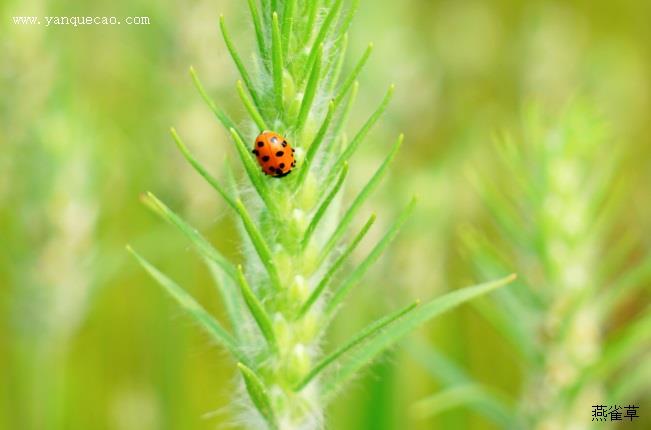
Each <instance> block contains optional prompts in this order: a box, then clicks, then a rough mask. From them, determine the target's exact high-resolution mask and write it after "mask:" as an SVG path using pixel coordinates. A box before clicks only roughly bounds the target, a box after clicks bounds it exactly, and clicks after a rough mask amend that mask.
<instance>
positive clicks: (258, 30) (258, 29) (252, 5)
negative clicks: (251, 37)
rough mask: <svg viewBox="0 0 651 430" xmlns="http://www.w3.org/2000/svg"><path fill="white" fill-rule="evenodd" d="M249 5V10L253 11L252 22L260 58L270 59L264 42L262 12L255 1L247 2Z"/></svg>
mask: <svg viewBox="0 0 651 430" xmlns="http://www.w3.org/2000/svg"><path fill="white" fill-rule="evenodd" d="M246 1H247V2H248V3H249V10H250V11H251V20H252V21H253V28H254V29H255V38H256V41H257V42H258V49H259V51H260V56H261V57H262V58H263V59H267V58H268V55H269V54H268V52H267V46H266V44H265V41H264V32H263V31H262V21H260V12H259V11H258V5H257V4H256V1H255V0H246Z"/></svg>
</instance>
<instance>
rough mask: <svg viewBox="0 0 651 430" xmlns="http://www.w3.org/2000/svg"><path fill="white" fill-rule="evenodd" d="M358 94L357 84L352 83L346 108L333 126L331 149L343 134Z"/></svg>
mask: <svg viewBox="0 0 651 430" xmlns="http://www.w3.org/2000/svg"><path fill="white" fill-rule="evenodd" d="M358 92H359V82H357V81H355V82H354V83H353V89H352V91H351V92H350V96H348V102H347V103H346V106H344V108H343V112H341V114H340V115H339V118H338V119H337V122H336V124H335V126H334V132H333V134H332V142H333V143H334V145H332V146H333V147H336V146H337V145H336V143H337V142H338V141H339V139H340V138H341V136H342V134H343V132H344V128H345V127H346V124H347V123H348V118H350V113H351V112H352V110H353V106H354V105H355V101H356V100H357V93H358ZM333 105H334V103H333ZM333 149H334V148H333ZM331 152H334V151H331Z"/></svg>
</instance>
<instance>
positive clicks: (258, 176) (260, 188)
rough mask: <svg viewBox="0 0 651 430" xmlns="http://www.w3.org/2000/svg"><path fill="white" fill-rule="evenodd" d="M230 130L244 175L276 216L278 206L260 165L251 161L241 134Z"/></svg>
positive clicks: (232, 129) (251, 158)
mask: <svg viewBox="0 0 651 430" xmlns="http://www.w3.org/2000/svg"><path fill="white" fill-rule="evenodd" d="M230 132H231V136H232V137H233V141H234V142H235V149H236V150H237V153H238V155H239V156H240V160H241V161H242V164H243V165H244V171H245V172H246V175H247V176H248V177H249V180H250V181H251V183H252V184H253V187H254V188H255V190H256V192H257V193H258V196H260V198H261V199H262V201H263V202H264V204H265V206H266V207H267V209H269V212H271V214H272V215H273V216H274V217H276V218H277V217H278V208H277V206H276V203H275V202H274V201H273V200H272V199H271V196H270V193H269V187H268V186H267V183H266V182H265V181H264V177H263V176H262V173H261V170H260V166H258V164H257V163H256V162H255V161H253V157H252V156H251V154H250V153H249V148H248V147H247V146H246V145H245V144H244V141H243V140H242V136H241V135H240V134H239V133H238V132H237V130H235V129H234V128H231V130H230Z"/></svg>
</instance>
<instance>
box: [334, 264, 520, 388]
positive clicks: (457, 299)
mask: <svg viewBox="0 0 651 430" xmlns="http://www.w3.org/2000/svg"><path fill="white" fill-rule="evenodd" d="M513 279H515V275H510V276H507V277H505V278H503V279H499V280H497V281H492V282H488V283H485V284H480V285H477V286H474V287H467V288H463V289H460V290H457V291H453V292H451V293H448V294H446V295H444V296H442V297H439V298H437V299H434V300H432V301H431V302H429V303H427V304H425V305H422V306H420V307H419V308H418V309H416V310H415V311H413V312H412V313H410V314H409V315H406V316H405V317H404V318H402V319H401V320H400V321H398V322H396V323H395V324H393V325H392V326H391V327H388V328H387V329H386V330H384V331H383V332H382V333H380V334H379V335H377V336H376V337H374V338H373V339H371V340H370V341H369V342H367V343H366V344H365V345H364V348H360V349H357V350H356V351H355V353H354V354H351V355H350V357H349V359H348V360H347V362H346V363H344V364H343V365H342V366H341V367H340V368H339V369H338V371H337V372H334V374H333V375H332V376H331V377H329V378H328V379H327V381H326V383H325V386H324V387H323V393H324V398H325V399H329V398H331V396H332V395H333V394H335V392H336V391H338V390H340V389H341V388H343V386H344V385H345V383H346V382H348V381H349V380H350V379H351V378H352V377H353V376H354V375H355V374H356V373H357V372H358V371H359V370H361V369H362V368H364V367H365V366H367V365H368V364H369V363H371V362H372V361H373V360H374V359H375V358H377V356H378V355H380V353H382V352H383V351H384V350H386V349H387V348H390V347H391V346H393V345H395V344H396V343H397V342H398V341H400V340H401V339H402V338H403V337H404V336H406V335H407V334H408V333H409V332H411V331H412V330H414V329H416V328H418V327H419V326H421V325H422V324H424V323H426V322H427V321H429V320H431V319H432V318H435V317H437V316H439V315H441V314H443V313H445V312H447V311H449V310H451V309H454V308H455V307H457V306H459V305H461V304H463V303H465V302H467V301H469V300H472V299H474V298H476V297H479V296H481V295H483V294H486V293H489V292H491V291H493V290H495V289H496V288H499V287H502V286H504V285H506V284H508V283H509V282H511V281H513Z"/></svg>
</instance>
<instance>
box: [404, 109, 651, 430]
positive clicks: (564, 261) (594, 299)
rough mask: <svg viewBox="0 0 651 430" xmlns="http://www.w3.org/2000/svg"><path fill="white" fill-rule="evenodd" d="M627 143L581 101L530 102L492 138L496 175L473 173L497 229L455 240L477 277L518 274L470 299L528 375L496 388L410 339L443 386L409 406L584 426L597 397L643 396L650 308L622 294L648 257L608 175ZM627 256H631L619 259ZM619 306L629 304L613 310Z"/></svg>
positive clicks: (633, 287)
mask: <svg viewBox="0 0 651 430" xmlns="http://www.w3.org/2000/svg"><path fill="white" fill-rule="evenodd" d="M606 147H608V148H609V149H608V151H603V150H602V149H603V148H606ZM624 148H625V147H622V146H621V145H617V144H614V143H613V139H612V137H611V135H610V131H609V129H608V128H607V127H606V126H605V125H604V123H603V121H602V120H600V119H599V118H598V117H597V116H596V115H595V114H594V113H593V112H592V109H591V108H590V107H589V105H587V104H586V103H585V102H580V101H575V102H573V103H571V105H570V106H568V107H567V108H566V109H564V110H563V112H561V113H560V114H558V115H554V116H550V115H547V116H545V115H544V114H543V113H541V112H540V110H539V109H536V108H532V109H530V110H529V111H528V112H527V114H526V115H525V119H524V126H523V130H522V132H521V133H519V134H517V135H513V134H508V135H506V136H504V137H503V138H501V139H500V142H499V144H498V145H496V149H497V151H496V152H497V154H498V155H499V156H500V163H499V165H498V169H499V170H500V171H501V172H503V173H504V175H501V176H500V177H499V178H495V179H490V176H492V175H491V173H489V172H487V171H482V172H481V173H479V174H475V175H473V182H474V183H475V185H476V187H477V188H478V189H480V190H481V193H480V194H481V196H482V198H483V202H484V203H485V205H486V207H487V208H488V209H489V210H490V212H491V214H492V215H493V219H494V221H495V226H496V229H495V230H492V229H483V231H479V230H478V229H476V228H470V227H467V228H465V229H464V230H463V239H464V243H465V245H466V247H467V253H468V255H467V258H468V260H469V261H472V262H473V263H474V264H475V265H476V267H477V271H478V273H479V274H480V276H490V275H491V274H494V273H499V272H500V271H501V270H505V269H506V268H512V269H515V270H516V271H517V272H518V273H519V274H521V277H520V281H519V282H518V283H517V284H515V285H513V286H512V287H511V288H507V289H503V290H500V291H498V292H497V293H496V294H495V296H494V301H493V302H492V303H487V302H486V301H478V302H475V307H476V308H477V309H478V310H479V311H480V313H481V315H482V316H483V317H485V318H486V320H488V321H489V322H490V323H491V324H492V325H493V326H494V327H495V328H496V329H497V330H498V331H499V332H500V333H501V334H502V335H503V336H504V337H505V338H506V339H507V340H508V341H509V344H510V345H511V346H512V348H513V350H514V351H515V352H517V353H518V354H519V357H520V359H519V360H518V362H519V363H520V365H521V367H522V371H523V372H524V375H525V384H524V387H523V389H522V392H521V394H520V395H519V396H515V397H512V396H510V397H511V398H510V399H505V398H504V397H505V396H500V395H496V394H494V393H491V392H490V390H489V389H487V388H486V387H483V386H481V385H478V384H476V383H475V382H473V381H472V378H469V377H468V376H467V375H464V372H463V371H462V370H460V369H456V368H454V365H453V364H451V363H450V362H449V361H448V360H447V359H446V358H445V357H444V356H442V355H441V354H440V353H439V352H437V351H435V350H433V349H432V348H427V347H424V346H422V345H419V346H416V347H415V354H416V356H417V357H419V359H420V361H421V362H425V363H427V361H428V360H429V361H430V363H429V367H438V368H439V369H438V371H435V373H436V375H435V376H436V378H437V379H440V380H441V381H443V383H444V385H446V386H447V387H448V389H447V391H445V392H443V393H440V394H437V395H434V396H433V397H431V398H429V399H424V400H422V401H421V402H419V403H418V404H416V405H415V407H414V408H415V411H416V412H417V413H418V414H420V415H421V416H428V415H431V414H433V413H439V412H442V411H444V410H446V409H448V408H450V407H455V406H459V405H463V404H470V405H471V406H472V407H474V408H477V410H478V411H480V412H481V413H483V414H486V415H487V416H488V417H490V418H491V419H493V420H494V421H495V422H497V423H499V424H500V426H501V427H507V428H531V429H540V430H544V429H567V428H576V429H580V428H589V427H590V425H591V421H590V420H587V419H586V417H589V416H590V414H591V412H592V407H593V405H594V404H601V403H603V404H606V405H611V404H620V405H621V402H629V403H626V405H628V404H636V401H639V400H640V399H641V397H640V396H641V393H642V391H643V390H645V389H648V383H647V382H648V378H647V376H648V374H649V365H648V363H649V361H650V360H649V359H650V358H651V356H650V352H649V351H650V350H649V345H650V342H651V337H650V334H651V312H650V311H649V308H648V305H644V304H643V302H641V303H638V305H637V306H635V305H632V304H631V297H635V296H638V295H639V294H640V293H641V288H642V287H643V286H645V285H647V283H648V281H649V278H650V277H651V258H650V257H648V256H644V255H642V256H639V254H640V249H641V246H642V244H641V243H640V241H639V238H637V237H635V236H634V235H631V234H630V230H629V232H627V233H626V234H624V235H617V233H616V231H617V230H618V229H619V226H618V225H617V222H616V219H617V218H616V216H617V212H618V211H621V210H623V208H624V207H625V206H623V202H622V200H621V198H622V196H626V195H627V192H626V189H625V188H622V184H621V181H617V174H618V172H619V171H620V169H621V160H622V157H623V150H624ZM611 241H612V243H611ZM634 255H638V257H637V258H635V259H634V260H636V261H635V263H629V264H626V263H624V262H625V261H627V260H629V258H630V257H631V256H634ZM623 306H626V307H627V308H628V310H627V313H630V314H631V315H629V316H627V317H626V318H625V319H624V320H623V321H618V320H617V319H616V318H615V315H616V314H617V312H618V311H620V310H621V309H623ZM625 369H626V370H625ZM642 381H646V382H642ZM600 402H601V403H600ZM626 405H623V406H626ZM638 405H639V403H638Z"/></svg>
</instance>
